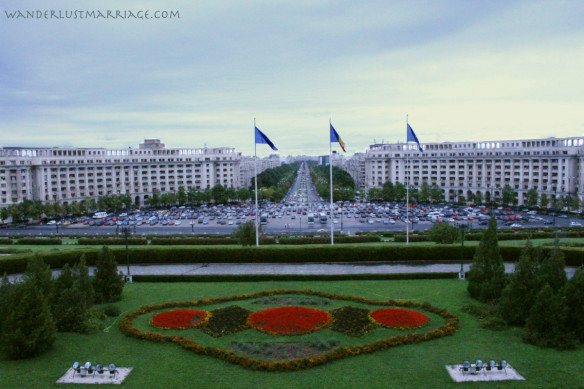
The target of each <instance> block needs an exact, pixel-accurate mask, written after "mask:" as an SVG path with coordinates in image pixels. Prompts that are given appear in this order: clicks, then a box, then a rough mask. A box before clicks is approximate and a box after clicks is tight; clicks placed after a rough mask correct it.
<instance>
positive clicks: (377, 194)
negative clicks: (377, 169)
mask: <svg viewBox="0 0 584 389" xmlns="http://www.w3.org/2000/svg"><path fill="white" fill-rule="evenodd" d="M381 199H382V193H381V189H379V188H371V189H369V191H368V192H367V201H380V200H381Z"/></svg>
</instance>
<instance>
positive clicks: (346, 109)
mask: <svg viewBox="0 0 584 389" xmlns="http://www.w3.org/2000/svg"><path fill="white" fill-rule="evenodd" d="M120 4H123V8H121V7H122V6H121V5H120ZM116 10H119V11H122V12H125V15H126V18H121V17H118V18H117V19H114V18H112V17H107V16H106V17H100V16H99V14H98V13H97V12H98V11H99V12H101V13H102V14H103V15H107V11H110V12H112V14H113V15H114V16H115V12H116ZM27 11H31V12H32V13H33V15H34V17H21V16H18V15H19V14H18V12H20V13H21V14H22V15H27V13H26V12H27ZM51 11H55V17H51ZM73 11H77V12H76V13H73ZM92 11H94V15H97V17H91V16H88V15H87V13H88V12H92ZM129 11H131V14H130V13H129ZM140 11H142V13H139V12H140ZM145 11H148V12H149V17H150V18H139V16H142V15H144V12H145ZM156 11H165V12H168V13H169V14H168V15H170V13H171V12H172V13H173V15H174V16H173V17H169V16H168V17H167V18H154V17H153V16H154V14H155V12H156ZM59 12H60V15H61V16H66V15H67V13H69V14H70V15H71V16H70V17H69V18H67V17H64V18H57V16H59ZM39 15H41V16H40V17H38V16H39ZM121 15H123V14H121ZM132 15H134V16H135V17H133V16H132ZM157 15H161V14H160V13H158V14H157ZM582 15H584V1H581V0H574V1H567V0H565V1H562V0H553V1H537V0H526V1H521V0H512V1H509V0H505V1H498V0H489V1H478V0H459V1H455V0H441V1H427V0H424V1H419V0H405V1H399V0H392V1H386V0H381V1H362V2H358V1H328V0H323V1H316V0H308V1H306V0H295V1H276V0H270V1H267V0H257V1H252V0H250V1H246V0H241V1H224V0H214V1H202V0H201V1H144V0H142V1H124V2H114V1H94V0H89V1H84V2H81V5H80V4H79V2H74V1H64V0H61V1H58V0H54V1H50V0H44V1H3V2H2V4H0V133H1V134H2V137H1V138H0V147H6V146H27V147H28V146H36V147H52V146H60V147H106V148H128V147H132V148H136V147H138V144H139V143H141V142H143V140H144V139H145V138H158V139H161V141H162V142H164V143H165V144H166V145H167V147H189V148H198V147H204V146H205V145H206V146H207V147H234V148H235V149H236V150H237V151H240V152H242V153H243V154H244V155H253V154H254V135H253V134H254V132H253V125H254V119H255V120H256V125H257V127H258V128H259V129H260V130H262V131H263V132H264V133H265V134H266V135H267V136H268V137H269V138H270V139H271V140H272V142H273V143H274V144H275V145H276V147H278V149H279V151H278V152H279V153H280V155H281V156H287V155H299V154H306V155H323V154H328V153H329V120H330V121H332V124H333V125H334V127H335V129H336V130H337V132H338V133H339V135H340V136H341V138H342V140H343V141H344V142H345V144H346V149H347V156H350V155H352V154H353V153H355V152H364V151H365V150H366V149H367V148H368V147H369V145H371V144H373V143H374V142H377V143H380V142H382V141H384V142H389V143H394V142H398V141H399V142H405V140H406V118H407V120H408V122H409V124H410V125H411V126H412V128H413V129H414V131H415V132H416V135H417V136H418V139H419V140H420V142H422V143H430V142H447V141H452V142H456V141H485V140H504V139H529V138H545V137H570V136H584V104H583V103H584V92H583V91H584V72H583V71H582V69H584V44H583V43H584V42H583V40H584V23H582V20H581V18H582ZM75 16H76V17H77V18H75ZM333 149H334V150H337V151H339V152H342V151H341V150H340V147H339V146H338V145H336V146H335V145H333ZM271 153H272V150H271V149H270V148H269V147H268V146H267V145H258V146H257V154H258V155H259V156H267V155H269V154H271Z"/></svg>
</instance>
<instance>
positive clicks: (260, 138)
mask: <svg viewBox="0 0 584 389" xmlns="http://www.w3.org/2000/svg"><path fill="white" fill-rule="evenodd" d="M255 143H256V144H258V143H261V144H265V145H268V146H270V147H271V148H272V150H278V149H277V148H276V146H274V144H273V143H272V141H271V140H270V139H268V137H267V136H266V134H264V133H263V132H261V131H260V129H259V128H257V127H255Z"/></svg>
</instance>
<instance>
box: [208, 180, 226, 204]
mask: <svg viewBox="0 0 584 389" xmlns="http://www.w3.org/2000/svg"><path fill="white" fill-rule="evenodd" d="M211 194H212V196H213V199H214V200H215V203H217V204H227V190H226V189H225V187H224V186H223V185H221V184H217V185H215V186H214V187H213V188H211Z"/></svg>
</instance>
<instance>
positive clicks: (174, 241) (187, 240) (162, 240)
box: [150, 238, 276, 246]
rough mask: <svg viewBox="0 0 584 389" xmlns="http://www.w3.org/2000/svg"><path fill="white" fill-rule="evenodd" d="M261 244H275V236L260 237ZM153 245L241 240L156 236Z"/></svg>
mask: <svg viewBox="0 0 584 389" xmlns="http://www.w3.org/2000/svg"><path fill="white" fill-rule="evenodd" d="M260 243H261V244H275V243H276V239H274V238H260ZM150 244H151V245H159V246H187V245H188V246H211V245H237V244H239V241H238V240H237V239H234V238H154V239H152V240H151V241H150Z"/></svg>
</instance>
